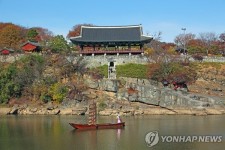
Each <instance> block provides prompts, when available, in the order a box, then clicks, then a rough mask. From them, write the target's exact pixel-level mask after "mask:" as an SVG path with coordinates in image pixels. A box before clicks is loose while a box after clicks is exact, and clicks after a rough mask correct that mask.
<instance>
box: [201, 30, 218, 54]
mask: <svg viewBox="0 0 225 150" xmlns="http://www.w3.org/2000/svg"><path fill="white" fill-rule="evenodd" d="M199 39H200V40H201V41H202V43H203V44H204V46H205V48H206V55H208V54H209V51H210V48H211V47H212V46H213V44H214V43H215V42H216V41H217V39H218V38H217V36H216V34H215V33H213V32H205V33H200V34H199Z"/></svg>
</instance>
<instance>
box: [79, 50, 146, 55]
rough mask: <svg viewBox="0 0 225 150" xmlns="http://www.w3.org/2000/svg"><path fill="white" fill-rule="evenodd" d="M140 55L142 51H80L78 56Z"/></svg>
mask: <svg viewBox="0 0 225 150" xmlns="http://www.w3.org/2000/svg"><path fill="white" fill-rule="evenodd" d="M117 53H118V54H129V53H131V54H141V53H144V50H141V49H140V50H101V51H99V50H97V51H87V50H86V51H80V54H117Z"/></svg>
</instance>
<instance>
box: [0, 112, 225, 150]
mask: <svg viewBox="0 0 225 150" xmlns="http://www.w3.org/2000/svg"><path fill="white" fill-rule="evenodd" d="M122 119H123V120H124V121H125V122H126V126H125V128H124V129H101V130H89V131H80V130H74V129H73V128H72V127H71V126H70V125H69V124H68V123H69V122H76V123H85V121H86V120H87V118H86V117H84V116H0V150H24V149H26V150H51V149H54V150H120V149H121V150H124V149H129V150H137V149H141V150H145V149H146V150H147V149H150V148H149V147H147V144H146V143H145V140H144V138H145V135H146V134H147V133H148V132H150V131H158V132H159V134H160V135H223V142H222V143H162V142H159V143H158V144H157V145H155V146H154V147H152V149H187V150H189V149H190V150H191V149H214V150H215V149H224V147H225V142H224V141H225V140H224V138H225V126H224V123H225V117H224V116H140V117H123V118H122ZM98 121H99V123H106V122H115V121H116V119H115V117H99V119H98Z"/></svg>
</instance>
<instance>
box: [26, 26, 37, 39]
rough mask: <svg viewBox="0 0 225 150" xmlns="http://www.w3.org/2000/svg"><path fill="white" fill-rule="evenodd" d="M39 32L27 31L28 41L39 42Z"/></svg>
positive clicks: (34, 30) (32, 29)
mask: <svg viewBox="0 0 225 150" xmlns="http://www.w3.org/2000/svg"><path fill="white" fill-rule="evenodd" d="M37 36H38V32H37V31H36V29H34V28H31V29H29V30H28V31H27V40H28V41H31V42H37Z"/></svg>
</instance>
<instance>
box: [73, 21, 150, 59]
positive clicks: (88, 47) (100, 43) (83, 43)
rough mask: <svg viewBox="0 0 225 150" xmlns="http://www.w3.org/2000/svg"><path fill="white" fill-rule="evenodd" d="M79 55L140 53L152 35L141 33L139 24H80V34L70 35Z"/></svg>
mask: <svg viewBox="0 0 225 150" xmlns="http://www.w3.org/2000/svg"><path fill="white" fill-rule="evenodd" d="M70 40H71V41H72V43H73V44H76V45H78V47H79V53H80V54H81V55H89V54H90V55H97V54H117V55H119V54H142V53H144V49H143V46H144V44H146V43H149V42H151V40H152V37H150V36H145V35H143V31H142V26H141V25H131V26H81V33H80V36H76V37H71V38H70Z"/></svg>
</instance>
